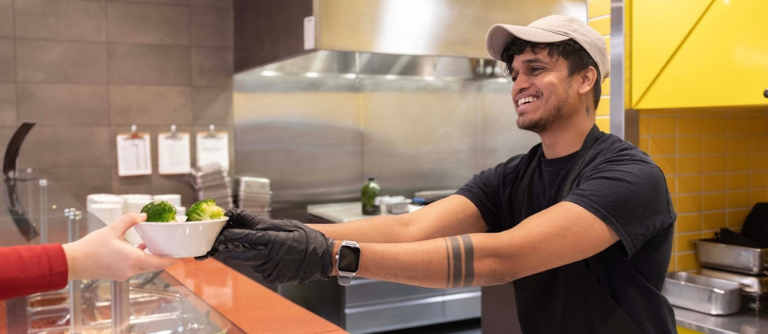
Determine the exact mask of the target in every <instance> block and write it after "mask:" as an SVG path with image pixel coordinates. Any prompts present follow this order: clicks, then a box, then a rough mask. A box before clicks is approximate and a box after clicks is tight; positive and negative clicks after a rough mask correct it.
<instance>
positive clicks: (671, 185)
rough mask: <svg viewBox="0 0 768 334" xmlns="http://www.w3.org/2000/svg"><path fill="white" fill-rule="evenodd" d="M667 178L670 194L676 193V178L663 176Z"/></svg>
mask: <svg viewBox="0 0 768 334" xmlns="http://www.w3.org/2000/svg"><path fill="white" fill-rule="evenodd" d="M665 179H666V180H667V189H668V190H669V193H670V194H676V193H677V178H676V177H674V176H667V177H665Z"/></svg>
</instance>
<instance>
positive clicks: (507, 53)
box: [501, 38, 602, 109]
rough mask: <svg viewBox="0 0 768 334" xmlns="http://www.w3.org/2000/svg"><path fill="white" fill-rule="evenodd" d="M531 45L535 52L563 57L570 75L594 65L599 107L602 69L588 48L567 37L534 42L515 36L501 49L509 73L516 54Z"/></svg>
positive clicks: (596, 100) (519, 53)
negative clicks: (559, 39)
mask: <svg viewBox="0 0 768 334" xmlns="http://www.w3.org/2000/svg"><path fill="white" fill-rule="evenodd" d="M529 46H530V47H531V51H533V53H539V52H540V51H542V50H547V54H548V55H549V56H550V57H552V58H556V57H563V59H565V60H566V62H567V63H568V76H572V75H574V74H576V73H578V72H581V71H583V70H585V69H587V68H588V67H590V66H592V67H594V68H595V71H597V77H596V78H595V84H594V86H593V87H592V94H593V99H594V102H595V109H597V105H598V104H599V103H600V95H601V94H602V87H601V86H600V69H599V68H597V64H596V63H595V60H594V59H592V57H591V56H590V55H589V53H588V52H587V50H584V47H582V46H581V45H580V44H579V43H577V42H576V41H574V40H573V39H567V40H564V41H562V42H556V43H532V42H529V41H526V40H523V39H520V38H515V39H514V40H512V41H511V42H509V44H507V45H506V46H505V47H504V50H503V51H501V61H503V62H504V63H506V64H507V67H506V71H507V74H509V73H512V61H513V60H514V59H515V56H518V55H521V54H523V52H524V51H525V49H526V48H528V47H529Z"/></svg>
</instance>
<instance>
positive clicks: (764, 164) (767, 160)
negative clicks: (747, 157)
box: [752, 154, 768, 170]
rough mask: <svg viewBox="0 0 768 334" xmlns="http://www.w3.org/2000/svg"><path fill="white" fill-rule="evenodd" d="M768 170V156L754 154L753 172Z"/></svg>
mask: <svg viewBox="0 0 768 334" xmlns="http://www.w3.org/2000/svg"><path fill="white" fill-rule="evenodd" d="M763 169H768V155H765V154H754V155H752V170H763Z"/></svg>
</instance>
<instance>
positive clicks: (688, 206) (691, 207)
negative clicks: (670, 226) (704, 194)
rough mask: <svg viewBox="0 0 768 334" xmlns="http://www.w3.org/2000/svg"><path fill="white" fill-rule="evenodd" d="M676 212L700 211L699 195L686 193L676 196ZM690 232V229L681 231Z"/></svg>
mask: <svg viewBox="0 0 768 334" xmlns="http://www.w3.org/2000/svg"><path fill="white" fill-rule="evenodd" d="M676 207H677V212H680V213H687V212H699V211H701V195H699V194H686V195H678V196H677V206H676ZM681 232H690V231H681Z"/></svg>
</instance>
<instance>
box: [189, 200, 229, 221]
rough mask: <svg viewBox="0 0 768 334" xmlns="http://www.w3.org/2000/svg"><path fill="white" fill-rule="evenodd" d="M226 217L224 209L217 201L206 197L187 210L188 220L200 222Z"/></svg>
mask: <svg viewBox="0 0 768 334" xmlns="http://www.w3.org/2000/svg"><path fill="white" fill-rule="evenodd" d="M221 218H224V209H222V208H220V207H218V206H216V201H214V200H212V199H204V200H202V201H199V202H195V204H192V206H190V207H189V209H188V210H187V221H191V222H198V221H203V220H214V219H221Z"/></svg>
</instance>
